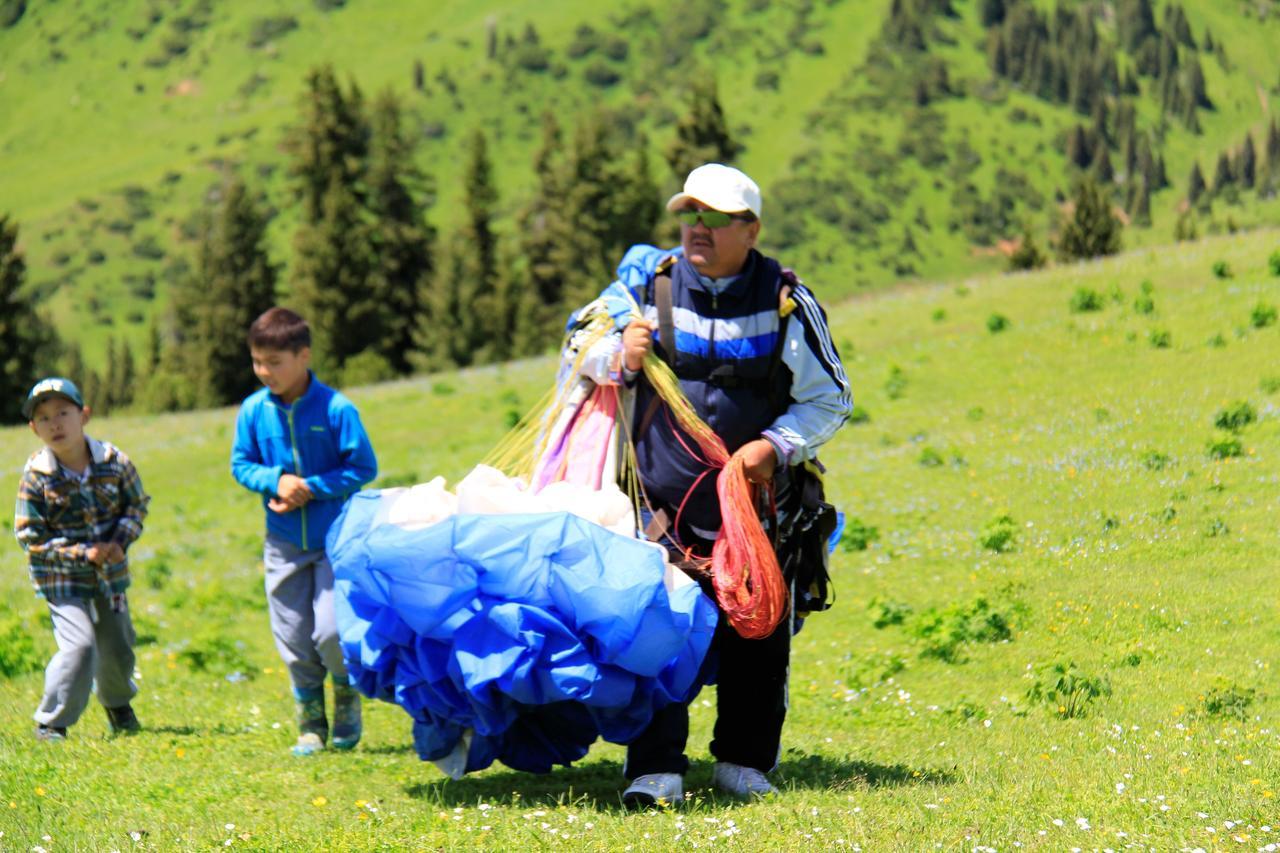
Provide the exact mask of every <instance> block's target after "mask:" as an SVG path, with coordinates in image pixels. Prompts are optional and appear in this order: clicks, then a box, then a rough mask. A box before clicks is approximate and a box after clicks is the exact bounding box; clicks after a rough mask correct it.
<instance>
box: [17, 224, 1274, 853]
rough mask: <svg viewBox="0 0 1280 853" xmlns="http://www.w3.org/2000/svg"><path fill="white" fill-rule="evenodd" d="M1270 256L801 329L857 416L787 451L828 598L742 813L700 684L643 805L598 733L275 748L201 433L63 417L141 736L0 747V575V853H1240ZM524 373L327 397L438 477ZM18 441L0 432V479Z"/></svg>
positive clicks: (908, 299)
mask: <svg viewBox="0 0 1280 853" xmlns="http://www.w3.org/2000/svg"><path fill="white" fill-rule="evenodd" d="M1277 249H1280V232H1276V231H1269V232H1256V233H1253V234H1249V235H1236V236H1231V237H1219V238H1214V239H1209V240H1205V241H1202V242H1199V243H1195V244H1189V245H1183V246H1179V247H1176V248H1166V249H1159V250H1145V249H1144V250H1139V251H1136V252H1130V253H1128V254H1125V255H1122V256H1119V257H1117V258H1113V259H1110V260H1106V261H1102V262H1098V263H1093V264H1087V265H1082V266H1072V267H1060V268H1054V269H1050V270H1048V271H1044V272H1039V273H1035V274H1026V275H1010V276H1001V277H994V278H986V279H973V280H969V281H966V282H963V283H961V284H956V283H951V284H936V285H923V284H922V285H919V286H913V287H907V288H900V289H897V290H894V291H891V292H887V293H884V294H881V295H877V296H869V297H863V298H857V299H852V300H846V301H842V302H836V303H832V304H829V305H828V308H829V310H830V315H831V320H832V327H833V330H834V333H835V338H836V340H837V342H838V343H839V345H840V348H841V352H842V354H843V356H844V358H845V362H846V365H847V366H848V369H849V372H850V375H851V377H852V381H853V383H854V388H855V400H856V401H857V402H859V403H860V405H861V406H862V407H863V408H864V420H863V422H861V423H857V424H852V425H850V426H849V427H848V428H846V429H845V430H844V431H843V432H842V433H841V434H840V435H839V436H838V437H837V439H836V440H835V441H834V442H833V443H832V444H831V445H830V446H829V447H828V448H827V449H826V450H825V451H824V453H823V454H822V456H823V459H824V461H825V462H826V464H827V465H828V467H829V469H830V491H831V493H832V496H833V497H834V498H835V502H836V503H837V504H838V505H839V506H840V507H842V508H843V509H844V510H845V512H846V513H848V515H849V526H848V529H847V531H846V535H845V539H844V542H843V544H842V546H841V547H840V548H839V549H838V550H837V552H836V554H835V558H834V577H835V582H836V586H837V590H838V600H837V604H836V606H835V608H834V609H833V610H832V611H831V612H829V613H826V614H821V615H818V616H814V617H812V618H811V619H810V621H809V623H808V624H807V625H806V626H805V627H804V629H803V631H802V632H801V633H800V634H799V635H798V637H797V638H796V642H795V651H794V657H793V671H792V678H791V689H792V701H791V713H790V717H789V720H788V726H787V729H786V732H785V733H784V754H783V756H782V763H781V766H780V768H779V770H778V771H777V772H776V773H775V774H774V778H775V781H776V783H777V784H778V785H779V787H780V788H781V793H780V794H779V795H778V796H776V797H773V798H771V799H769V800H767V801H763V802H757V803H751V804H739V803H737V802H733V801H730V800H727V799H725V798H723V797H721V796H719V795H717V794H716V793H714V791H713V790H712V789H711V787H710V774H711V764H710V758H709V755H708V753H707V751H706V744H707V741H708V740H709V737H710V728H711V724H712V721H713V714H712V707H711V700H712V699H713V689H710V688H709V689H707V690H706V691H704V692H703V694H702V695H701V696H699V698H698V700H697V701H696V702H695V704H694V708H693V718H692V730H693V731H692V736H691V740H690V756H691V758H692V759H693V760H694V765H693V769H692V770H691V771H690V773H689V775H688V777H687V778H686V785H687V790H688V793H689V794H690V801H689V802H688V803H687V804H686V805H685V806H684V807H681V808H676V809H672V810H670V811H664V812H655V813H646V814H634V815H633V814H629V813H626V812H624V811H622V810H621V809H620V806H619V794H620V791H621V789H622V787H623V781H622V777H621V761H622V756H623V750H622V748H620V747H618V746H613V745H607V744H600V745H598V746H597V747H596V748H595V749H593V751H592V752H591V753H590V755H588V757H587V758H586V759H585V760H584V761H582V762H581V763H580V764H579V765H577V766H575V767H572V768H567V769H563V768H562V769H558V770H556V771H555V772H553V773H551V774H549V775H547V776H533V775H527V774H522V773H516V772H512V771H509V770H506V769H504V768H503V767H501V766H495V767H493V768H490V769H489V770H487V771H484V772H482V773H479V774H475V775H473V776H470V777H467V778H464V779H463V780H461V781H450V780H448V779H446V778H445V777H444V776H443V775H441V774H440V773H439V772H438V771H436V770H435V768H434V767H432V766H431V765H430V764H426V763H422V762H419V761H418V759H417V758H416V756H415V755H414V753H413V751H412V749H411V746H410V734H409V721H408V718H407V717H406V716H405V715H404V714H403V712H402V711H400V710H399V709H398V708H395V707H393V706H389V705H384V704H373V703H370V704H368V706H367V712H366V720H367V726H366V735H365V739H364V741H363V742H362V744H361V745H360V747H359V748H358V749H357V750H356V751H355V752H354V753H352V754H345V755H338V754H330V755H321V756H319V757H316V758H313V759H307V760H302V759H294V758H292V757H291V756H290V755H289V754H288V747H289V745H290V744H291V743H292V741H293V738H294V730H293V727H292V722H291V710H292V709H291V702H290V699H289V693H288V684H287V680H286V677H285V675H284V672H283V670H282V667H281V665H280V663H279V660H278V658H277V657H276V653H275V650H274V647H273V646H272V643H271V640H270V634H269V630H268V626H267V614H266V610H265V606H264V600H263V592H262V589H261V564H260V554H259V549H260V545H261V541H260V538H261V518H260V514H259V510H258V508H257V505H256V501H255V500H254V498H253V497H251V496H250V495H248V494H247V493H244V492H242V491H241V490H239V488H238V487H237V486H236V485H235V484H234V482H233V481H232V480H231V478H230V475H229V472H228V464H227V456H228V444H229V441H230V435H231V429H232V423H233V417H234V412H233V410H230V409H224V410H219V411H213V412H203V413H195V414H188V415H172V416H159V417H119V418H113V419H111V420H108V421H103V422H95V423H93V424H91V432H92V433H93V434H95V435H97V436H101V437H104V438H109V439H111V440H113V441H115V442H117V443H118V444H120V445H121V446H122V447H124V448H125V449H126V450H127V451H128V452H129V453H131V455H132V456H133V458H134V459H135V460H136V462H137V464H138V467H139V470H140V471H141V473H142V476H143V479H144V482H145V483H146V485H147V487H148V490H149V491H150V492H151V494H152V495H153V498H154V500H153V505H152V513H151V516H150V519H149V523H148V525H147V532H146V535H145V537H144V538H143V539H142V540H141V541H140V542H139V543H138V545H137V546H136V548H135V551H134V573H135V585H134V587H133V590H132V592H131V595H130V598H131V603H132V608H133V613H134V616H135V620H136V622H137V626H138V629H139V634H140V637H141V638H140V644H139V649H138V651H139V663H138V669H139V672H140V675H141V681H140V684H141V688H142V692H141V694H140V695H139V697H138V699H137V700H136V703H135V707H136V708H137V710H138V713H139V716H140V718H141V719H142V721H143V724H144V725H145V727H146V730H145V731H144V732H143V733H142V734H140V735H138V736H137V737H132V738H112V737H110V736H108V735H107V731H106V721H105V718H104V715H103V714H102V712H101V710H100V709H98V708H96V707H93V706H91V707H90V709H89V710H88V711H87V712H86V715H85V717H84V718H83V720H82V722H81V723H80V724H79V725H77V726H76V727H74V728H73V729H72V730H71V737H70V739H69V741H68V742H67V743H65V744H62V745H59V746H49V745H44V744H39V743H37V742H36V741H35V740H34V739H33V738H32V736H31V729H32V724H31V722H30V714H31V711H32V709H33V707H34V704H35V702H36V701H37V699H38V695H39V690H40V685H41V683H42V682H41V677H42V676H41V673H40V672H39V669H40V668H41V667H42V666H43V664H44V662H45V661H46V659H47V656H48V655H49V654H50V652H51V650H52V635H51V632H50V631H49V629H48V627H47V617H45V615H44V608H43V605H42V604H41V603H40V602H39V601H38V600H37V599H34V598H32V597H30V595H29V592H28V587H27V585H26V580H25V571H24V565H23V560H22V558H21V554H20V552H19V549H18V547H17V546H16V544H10V545H9V546H8V547H6V548H4V549H0V569H2V571H0V601H2V602H4V603H3V604H0V664H2V665H3V667H2V668H0V671H2V672H4V673H7V677H4V678H0V765H3V767H4V768H5V769H4V773H3V774H2V776H0V833H2V834H0V848H5V849H15V850H32V849H36V848H43V849H45V850H49V851H53V850H71V849H81V850H134V849H138V850H145V849H201V848H211V847H223V846H227V847H233V848H236V847H243V848H246V849H281V850H283V849H289V850H295V849H423V850H425V849H456V848H460V847H463V846H472V847H478V848H483V849H512V848H516V847H524V848H530V849H534V848H547V847H564V848H569V849H620V850H666V849H672V848H680V849H686V848H693V847H698V848H703V847H728V848H733V849H744V850H752V849H801V848H804V849H810V848H821V849H863V850H884V849H912V850H915V849H934V848H936V849H943V850H974V849H983V850H985V849H998V850H1010V849H1016V848H1037V849H1046V850H1065V849H1072V848H1079V849H1116V850H1119V849H1124V848H1128V847H1144V848H1155V849H1195V848H1202V849H1206V850H1209V849H1274V848H1268V845H1270V844H1272V843H1273V842H1274V843H1280V807H1278V806H1277V796H1276V793H1277V787H1278V786H1280V757H1278V755H1280V711H1278V710H1277V705H1276V702H1275V696H1276V687H1275V676H1274V669H1275V667H1276V665H1277V648H1278V647H1280V632H1278V630H1277V627H1276V625H1277V619H1276V617H1277V602H1276V594H1275V572H1276V569H1277V562H1278V561H1277V553H1278V552H1280V547H1278V546H1280V538H1278V536H1277V525H1276V515H1277V504H1278V502H1280V501H1278V492H1280V467H1278V463H1280V417H1278V414H1277V401H1278V400H1280V324H1278V323H1277V322H1276V313H1275V309H1276V306H1277V304H1280V276H1277V275H1275V274H1273V273H1272V272H1271V271H1270V270H1269V269H1268V257H1269V256H1270V255H1271V254H1272V253H1273V252H1275V251H1276V250H1277ZM1215 269H1216V270H1217V272H1216V273H1215ZM1144 282H1147V283H1148V284H1147V285H1146V286H1145V288H1144V284H1143V283H1144ZM812 283H813V286H814V287H815V289H816V291H817V292H818V293H819V294H821V293H822V292H823V289H824V285H823V282H821V281H818V280H816V279H815V280H814V281H813V282H812ZM1073 306H1074V308H1075V309H1086V308H1090V309H1092V310H1073ZM995 315H999V316H1000V317H1003V318H1004V324H1003V327H1001V326H1002V323H1001V321H1000V320H997V319H995ZM993 328H994V329H997V331H992V329H993ZM246 369H247V368H246ZM552 373H553V365H552V363H551V362H549V361H545V360H541V361H532V362H525V363H518V364H512V365H507V366H505V367H503V368H500V369H490V370H483V371H476V372H469V373H463V374H450V375H438V376H429V377H422V378H417V379H413V380H409V381H404V382H398V383H394V384H387V385H381V386H376V387H370V388H358V389H353V390H352V391H351V392H350V396H351V397H352V398H353V399H354V400H355V401H356V403H357V404H358V405H359V407H360V409H361V411H362V414H363V417H364V421H365V423H366V426H367V428H368V430H369V432H370V434H371V436H372V438H373V441H374V444H375V447H376V448H377V450H378V455H379V459H380V463H381V468H382V478H383V479H382V482H383V483H406V482H414V481H418V480H426V479H428V478H430V477H431V476H434V475H436V474H444V475H446V476H447V477H448V478H449V479H450V480H451V481H454V482H456V480H457V479H458V478H459V477H460V476H461V475H462V474H464V473H465V472H466V471H467V470H468V469H469V468H470V466H471V465H472V464H473V463H474V462H476V461H478V460H479V459H480V458H481V457H482V456H483V455H484V453H485V452H486V451H487V450H488V449H489V448H491V447H492V446H493V445H494V443H495V442H496V441H497V440H498V438H499V437H500V436H501V435H502V434H503V432H504V430H505V429H506V427H507V424H508V423H509V422H510V420H511V419H512V418H513V417H514V415H515V413H517V412H522V411H524V410H525V409H526V408H528V407H529V406H530V405H532V403H533V402H534V401H535V400H536V399H537V398H538V397H539V396H540V394H541V392H542V391H543V390H544V389H545V387H546V385H547V384H548V382H549V381H550V379H551V376H552ZM1242 401H1243V402H1247V403H1248V407H1245V406H1241V405H1239V403H1240V402H1242ZM1250 413H1252V415H1253V417H1252V419H1251V418H1250V416H1249V415H1250ZM1215 421H1220V422H1221V423H1222V424H1223V425H1224V426H1223V427H1219V426H1216V425H1215ZM1233 430H1234V431H1233ZM34 447H35V444H34V438H33V436H31V434H30V433H29V432H27V431H25V430H22V429H7V430H5V431H3V432H0V473H2V474H3V477H2V478H0V479H3V480H4V481H5V482H8V483H9V484H10V485H11V486H13V487H16V482H17V478H18V475H19V472H20V470H21V465H22V461H23V459H25V457H26V455H27V453H28V452H30V451H31V450H32V449H33V448H34ZM1234 454H1238V455H1234Z"/></svg>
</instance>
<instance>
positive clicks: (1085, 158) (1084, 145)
mask: <svg viewBox="0 0 1280 853" xmlns="http://www.w3.org/2000/svg"><path fill="white" fill-rule="evenodd" d="M1066 154H1067V162H1068V163H1069V164H1071V165H1073V166H1075V167H1076V168H1077V169H1087V168H1089V164H1090V163H1091V162H1093V152H1092V150H1091V149H1090V146H1089V138H1088V136H1086V135H1085V130H1084V128H1083V127H1081V126H1080V125H1078V124H1077V125H1076V126H1075V127H1073V128H1071V131H1070V132H1069V133H1068V134H1067V150H1066Z"/></svg>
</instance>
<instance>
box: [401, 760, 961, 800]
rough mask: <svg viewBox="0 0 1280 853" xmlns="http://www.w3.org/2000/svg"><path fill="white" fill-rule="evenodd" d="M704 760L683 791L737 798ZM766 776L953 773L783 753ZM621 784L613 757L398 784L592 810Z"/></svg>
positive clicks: (829, 785) (879, 778) (816, 781)
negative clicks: (723, 789)
mask: <svg viewBox="0 0 1280 853" xmlns="http://www.w3.org/2000/svg"><path fill="white" fill-rule="evenodd" d="M712 766H713V763H712V762H711V761H696V762H694V763H693V765H692V766H691V767H690V768H689V772H688V774H686V775H685V795H686V798H688V799H689V800H691V801H695V802H699V803H703V804H706V805H710V806H712V807H715V808H722V807H731V806H736V805H741V804H742V801H741V800H738V799H736V798H734V797H731V796H728V795H726V794H722V793H720V792H718V791H717V790H716V789H715V788H713V787H712V784H711V772H712ZM770 779H771V780H772V782H773V783H774V785H775V786H777V787H778V788H779V790H780V791H781V792H782V793H783V794H784V795H785V793H786V792H787V791H788V790H792V789H801V788H802V789H805V790H828V791H842V790H846V789H848V788H855V787H863V786H866V787H871V788H887V787H898V786H905V785H947V784H951V783H953V782H954V781H955V776H954V775H953V774H952V773H951V772H949V771H946V770H939V769H937V768H929V767H911V766H908V765H906V764H877V763H874V762H870V761H860V760H857V759H852V758H837V757H832V756H825V755H797V754H795V753H790V754H788V756H786V757H784V759H783V761H782V762H781V764H779V766H778V769H777V770H776V771H774V772H773V773H772V774H771V775H770ZM626 785H627V783H626V779H625V778H624V777H623V775H622V765H621V764H620V763H619V762H617V761H609V760H600V761H593V762H589V763H579V764H576V765H574V766H572V767H557V768H556V769H555V770H553V771H551V772H550V773H524V772H520V771H516V770H506V769H500V770H496V771H491V772H488V773H484V774H483V775H476V776H464V777H463V778H461V779H458V780H453V779H444V778H440V779H433V780H431V781H427V782H417V783H414V784H412V785H409V786H407V787H406V788H405V792H406V793H407V794H408V795H409V796H410V797H413V798H416V799H421V800H426V801H429V802H432V803H434V804H436V805H438V806H439V807H441V808H453V807H456V806H475V805H476V804H477V803H489V804H490V805H494V806H505V807H510V808H526V809H540V808H556V807H557V806H564V805H573V806H576V807H578V808H583V809H592V810H595V811H598V812H622V811H626V809H625V807H624V806H623V805H622V791H623V789H625V788H626Z"/></svg>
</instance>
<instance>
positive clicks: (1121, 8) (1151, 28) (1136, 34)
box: [1116, 0, 1156, 53]
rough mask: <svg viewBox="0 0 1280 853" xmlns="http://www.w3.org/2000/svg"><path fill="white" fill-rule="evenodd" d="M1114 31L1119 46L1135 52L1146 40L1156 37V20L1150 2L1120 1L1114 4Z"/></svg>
mask: <svg viewBox="0 0 1280 853" xmlns="http://www.w3.org/2000/svg"><path fill="white" fill-rule="evenodd" d="M1116 30H1117V31H1118V33H1119V35H1120V44H1121V45H1122V46H1123V47H1124V49H1125V50H1127V51H1129V52H1130V53H1133V52H1135V51H1136V50H1137V49H1138V48H1139V46H1141V45H1142V43H1143V42H1144V41H1146V40H1147V39H1148V38H1154V37H1155V35H1156V19H1155V14H1154V12H1152V9H1151V0H1120V1H1119V2H1118V3H1117V4H1116Z"/></svg>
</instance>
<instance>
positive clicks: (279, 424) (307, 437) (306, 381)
mask: <svg viewBox="0 0 1280 853" xmlns="http://www.w3.org/2000/svg"><path fill="white" fill-rule="evenodd" d="M249 355H250V356H251V358H252V359H253V372H254V374H255V375H256V376H257V377H258V379H259V380H260V381H261V382H262V384H263V385H265V386H266V387H265V388H261V389H259V390H258V391H255V392H254V393H253V394H251V395H249V397H248V398H246V399H245V401H244V403H243V404H242V405H241V406H240V414H239V416H238V417H237V419H236V438H235V444H234V445H233V446H232V448H231V473H232V474H233V475H234V476H235V478H236V481H237V482H239V483H240V485H242V486H244V487H245V488H246V489H249V490H250V491H252V492H257V493H258V494H260V495H262V502H263V505H264V506H265V507H266V511H267V534H266V544H265V546H264V547H263V556H262V562H263V565H264V566H265V568H266V588H267V605H268V610H269V612H270V616H271V633H272V635H273V636H274V637H275V641H276V648H277V649H278V650H279V651H280V657H281V658H283V659H284V662H285V666H287V667H288V669H289V677H290V679H291V680H292V682H293V695H294V699H295V701H296V703H297V711H298V731H299V736H298V742H297V744H295V745H294V747H293V754H294V755H311V754H313V753H315V752H318V751H320V750H322V749H324V747H325V743H326V741H327V740H328V738H329V735H330V731H329V722H328V718H327V717H326V716H325V705H324V678H325V674H326V673H328V674H330V675H332V676H333V732H332V734H333V740H332V744H333V746H334V748H335V749H351V748H353V747H354V746H355V745H356V744H357V743H359V741H360V734H361V716H360V695H359V694H358V693H357V692H356V690H355V688H353V687H351V686H350V685H349V684H348V683H347V668H346V665H345V664H344V663H343V660H342V648H341V646H340V645H339V642H338V629H337V623H336V621H335V618H334V607H333V569H332V567H331V566H330V565H329V559H328V557H327V556H326V554H325V550H324V542H325V535H326V534H327V533H328V532H329V526H330V525H331V524H333V522H334V520H335V519H336V518H337V517H338V513H339V512H340V511H341V510H342V507H343V505H344V504H345V503H346V500H347V498H348V497H350V495H351V494H352V493H353V492H356V491H358V490H359V489H360V487H361V486H363V485H364V484H365V483H368V482H369V481H370V480H372V479H373V478H374V477H376V476H377V474H378V463H377V460H376V459H375V458H374V455H373V446H372V445H371V444H370V443H369V436H368V435H367V434H366V433H365V431H364V426H363V425H362V424H361V423H360V413H359V412H357V411H356V407H355V406H354V405H353V404H352V403H351V401H350V400H348V399H347V398H346V397H344V396H343V395H342V394H340V393H338V392H337V391H335V390H334V389H332V388H330V387H328V386H327V385H325V384H323V383H322V382H320V380H319V379H317V378H316V377H315V374H314V373H312V372H311V369H310V365H311V330H310V328H309V327H308V326H307V322H306V320H304V319H302V317H300V316H298V315H297V314H295V313H294V312H292V311H290V310H289V309H287V308H279V307H276V308H271V309H268V310H267V311H265V312H264V313H263V314H262V316H260V317H258V319H256V320H254V321H253V325H252V326H250V327H249Z"/></svg>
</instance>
